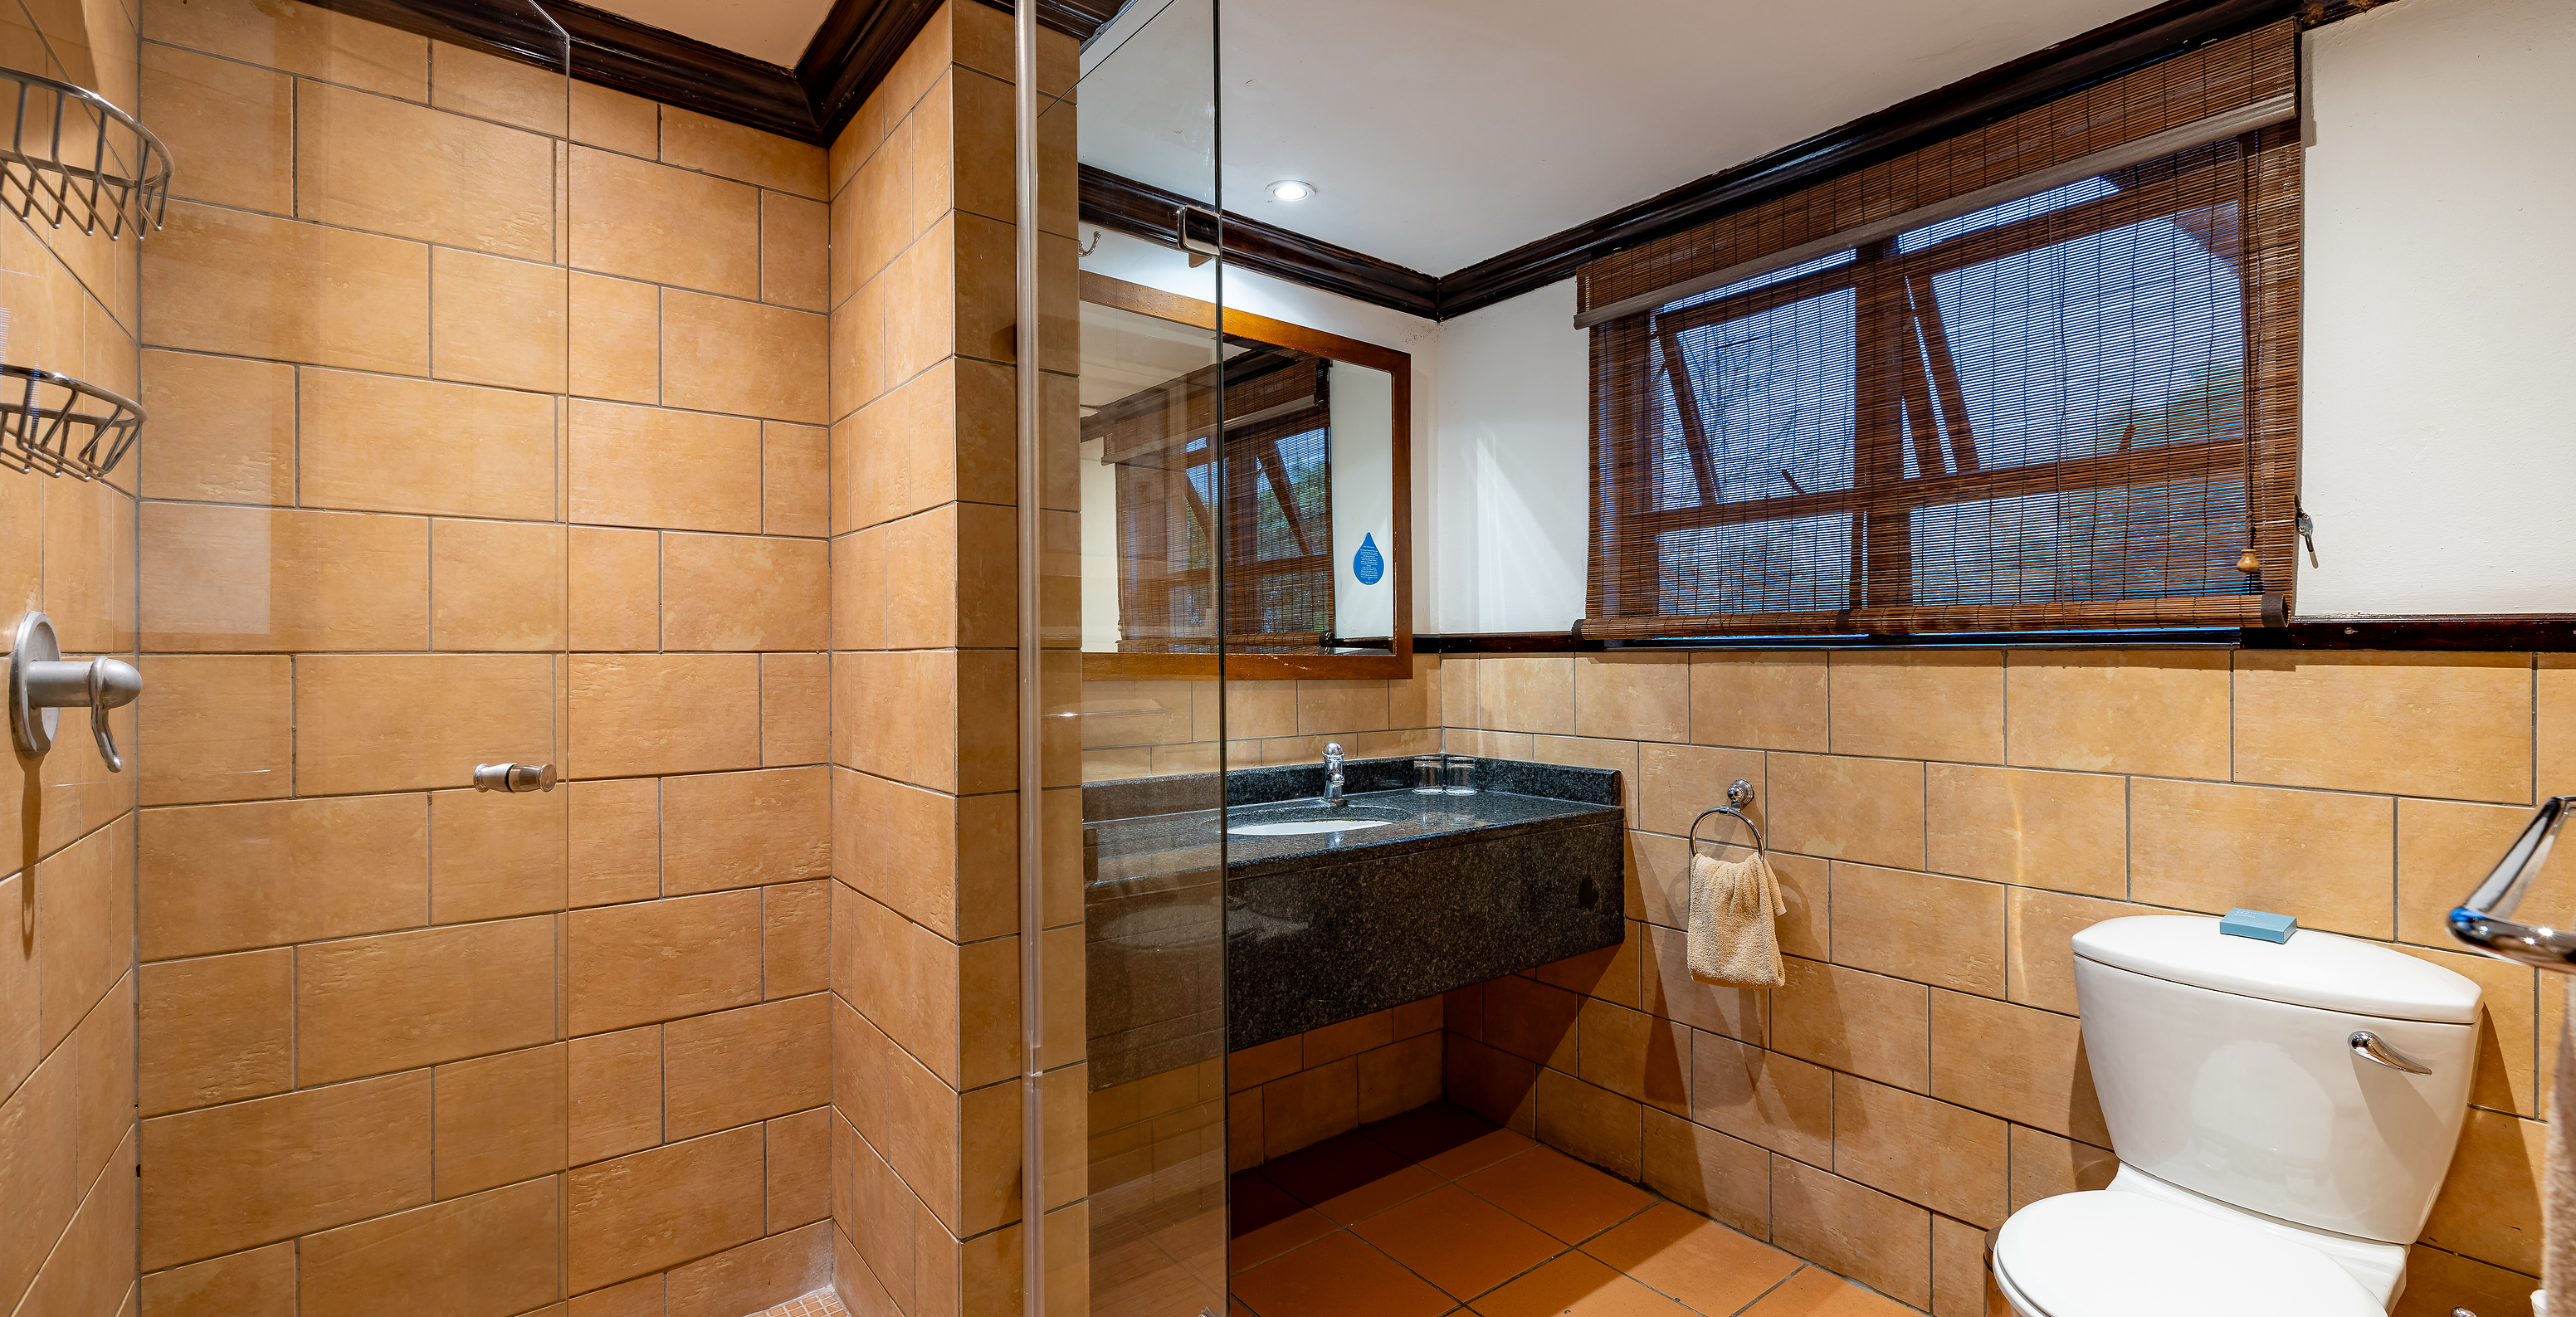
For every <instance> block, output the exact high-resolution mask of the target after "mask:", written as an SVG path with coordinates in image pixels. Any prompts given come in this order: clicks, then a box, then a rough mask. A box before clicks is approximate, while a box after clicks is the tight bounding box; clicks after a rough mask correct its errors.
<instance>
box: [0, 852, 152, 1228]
mask: <svg viewBox="0 0 2576 1317" xmlns="http://www.w3.org/2000/svg"><path fill="white" fill-rule="evenodd" d="M133 855H134V828H133V824H132V823H131V822H130V821H128V820H122V819H121V820H119V821H117V822H113V823H110V824H109V825H108V826H107V827H105V828H102V829H100V830H99V831H97V832H94V833H91V834H90V835H89V836H87V837H84V838H82V839H81V840H80V841H78V842H76V843H74V844H73V845H71V846H68V847H65V848H64V849H63V850H61V851H59V852H57V853H56V854H54V855H53V857H52V858H50V859H47V860H45V861H43V862H42V863H40V864H38V865H37V866H36V868H35V875H34V880H33V882H32V883H31V884H29V885H28V886H26V887H21V888H20V889H19V891H20V900H21V906H20V911H21V913H20V915H19V919H20V921H21V923H20V927H21V928H25V927H27V926H29V924H30V923H32V925H33V926H34V927H35V928H36V929H37V930H38V931H39V933H40V935H41V936H42V937H43V939H44V941H43V943H42V945H41V947H40V948H39V950H38V954H37V956H36V976H35V978H36V982H35V988H36V993H35V1007H36V1031H37V1042H38V1050H40V1051H41V1050H43V1049H48V1048H52V1047H54V1046H55V1045H56V1044H62V1043H63V1040H64V1039H66V1038H72V1037H73V1032H74V1029H75V1028H76V1027H84V1031H85V1032H86V1031H87V1030H93V1029H97V1028H101V1027H110V1026H112V1027H114V1028H116V1029H118V1030H119V1031H127V1026H126V1024H125V1020H124V1019H123V1018H112V1017H127V1013H128V1012H130V1011H131V1010H132V1006H131V1005H130V1004H128V1003H130V1001H131V980H129V979H126V978H125V976H126V973H127V970H128V968H129V966H130V965H131V963H132V962H131V960H130V958H129V953H128V951H127V946H128V945H129V943H128V934H127V932H126V930H127V929H129V928H131V927H132V926H133V921H134V904H133V900H134V898H133V896H132V888H131V887H130V886H129V885H128V882H127V879H126V877H125V875H126V874H127V873H130V872H131V871H132V870H131V866H132V864H133ZM25 881H26V880H25V879H24V878H22V879H21V882H25ZM30 897H32V898H33V899H32V900H29V899H28V898H30ZM30 905H32V906H33V907H34V908H33V909H32V910H30V909H28V908H27V907H28V906H30ZM21 937H22V938H23V937H24V934H21ZM21 945H22V946H23V945H24V943H23V942H22V943H21ZM121 981H122V982H123V983H124V984H125V987H124V988H122V989H120V990H119V991H118V992H117V993H116V994H115V996H114V998H111V999H110V1000H109V1001H108V1002H107V1003H106V1004H107V1005H109V1006H111V1007H112V1010H111V1012H110V1014H107V1015H102V1014H99V1013H98V1010H99V1008H100V1007H101V1005H102V998H108V997H109V989H111V988H116V987H118V985H119V984H120V982H121ZM129 1018H130V1017H129ZM91 1021H97V1023H95V1024H92V1023H89V1022H91ZM93 1036H95V1035H93ZM83 1041H86V1039H77V1038H76V1039H74V1040H73V1043H70V1044H63V1045H65V1046H73V1045H75V1044H78V1043H80V1042H83ZM120 1046H121V1049H122V1050H124V1051H126V1052H127V1053H129V1054H130V1053H131V1050H132V1047H133V1043H132V1039H131V1036H130V1032H129V1036H128V1037H127V1038H126V1040H125V1041H124V1042H123V1043H122V1044H121V1045H120ZM12 1050H13V1051H14V1050H18V1049H16V1048H13V1049H12ZM73 1055H74V1056H75V1057H76V1058H78V1059H77V1060H76V1061H75V1064H74V1069H75V1070H76V1071H77V1072H79V1073H80V1074H81V1075H82V1078H81V1079H80V1081H79V1082H80V1083H81V1084H82V1085H83V1087H84V1090H85V1092H84V1097H83V1099H82V1100H83V1103H84V1105H86V1104H87V1101H88V1098H87V1095H86V1088H87V1086H88V1085H89V1083H90V1082H91V1080H92V1079H94V1078H96V1074H95V1072H94V1071H93V1070H92V1069H91V1067H90V1066H89V1065H87V1064H86V1062H87V1061H89V1060H94V1059H95V1056H92V1057H78V1054H77V1052H76V1053H74V1054H73ZM126 1082H128V1083H131V1082H132V1076H131V1075H130V1074H129V1075H128V1076H127V1077H126ZM117 1105H118V1106H119V1107H122V1106H123V1105H124V1100H123V1099H121V1098H120V1099H119V1100H118V1101H117ZM78 1124H79V1125H80V1126H82V1127H84V1128H83V1132H82V1134H81V1136H80V1142H81V1143H82V1144H83V1145H84V1147H85V1149H87V1153H86V1155H84V1156H83V1157H82V1158H81V1162H82V1164H83V1168H84V1172H85V1173H84V1175H83V1177H82V1178H84V1179H86V1178H87V1175H86V1172H87V1169H88V1168H90V1167H94V1166H95V1164H96V1162H97V1159H98V1158H100V1157H104V1156H106V1155H107V1153H108V1151H109V1150H110V1149H111V1148H112V1147H113V1146H114V1143H115V1140H114V1139H113V1138H104V1139H102V1137H101V1136H100V1135H99V1134H98V1133H97V1132H96V1130H95V1127H92V1125H91V1120H90V1118H89V1117H87V1116H86V1115H84V1116H82V1117H80V1119H79V1121H78ZM90 1145H96V1146H94V1147H92V1146H90Z"/></svg>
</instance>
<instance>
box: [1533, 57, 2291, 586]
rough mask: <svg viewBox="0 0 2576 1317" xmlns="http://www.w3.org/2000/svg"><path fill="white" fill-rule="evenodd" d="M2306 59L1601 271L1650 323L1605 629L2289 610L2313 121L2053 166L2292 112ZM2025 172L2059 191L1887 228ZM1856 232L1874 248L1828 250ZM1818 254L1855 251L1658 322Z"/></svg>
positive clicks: (1966, 141) (1610, 492)
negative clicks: (2270, 108)
mask: <svg viewBox="0 0 2576 1317" xmlns="http://www.w3.org/2000/svg"><path fill="white" fill-rule="evenodd" d="M2294 40H2295V38H2294V29H2293V25H2292V24H2290V23H2288V22H2283V23H2278V24H2274V25H2271V26H2268V27H2265V28H2261V29H2258V30H2256V31H2253V32H2250V33H2246V34H2244V35H2242V36H2239V37H2235V38H2231V39H2229V40H2226V41H2221V42H2217V43H2213V44H2212V45H2209V46H2206V47H2203V48H2202V49H2200V50H2197V51H2192V52H2189V53H2187V54H2184V55H2179V56H2176V57H2174V58H2171V59H2168V60H2165V61H2162V62H2160V63H2158V64H2155V65H2153V66H2150V67H2148V68H2145V69H2141V70H2138V71H2135V72H2132V73H2129V74H2127V75H2124V76H2122V77H2120V78H2117V79H2114V80H2111V81H2109V82H2105V83H2102V84H2100V85H2098V86H2095V87H2092V88H2088V89H2086V90H2084V91H2082V92H2078V93H2075V94H2073V95H2070V96H2067V97H2064V98H2061V99H2059V100H2057V101H2054V102H2051V103H2050V104H2048V105H2044V106H2041V107H2039V108H2037V109H2033V110H2030V111H2027V112H2025V113H2023V114H2020V115H2016V116H2014V117H2012V118H2009V119H2005V120H2002V121H2000V122H1998V123H1995V124H1992V125H1989V126H1987V127H1985V128H1982V129H1978V130H1976V131H1973V132H1969V133H1965V134H1962V135H1960V136H1958V137H1954V138H1951V139H1949V140H1947V141H1944V142H1940V143H1937V144H1935V145H1933V146H1930V147H1926V148H1924V149H1922V150H1918V151H1915V152H1913V153H1911V154H1909V155H1905V156H1902V157H1899V158H1897V159H1894V160H1890V161H1886V162H1884V163H1882V164H1879V165H1874V166H1871V167H1869V168H1866V169H1862V170H1859V171H1856V172H1854V173H1852V174H1849V175H1846V176H1844V177H1842V178H1838V179H1834V180H1831V181H1829V182H1826V183H1822V184H1818V185H1816V186H1814V187H1810V188H1807V189H1804V190H1802V191H1800V192H1797V193H1793V194H1790V195H1788V196H1785V197H1782V198H1779V199H1777V200H1775V201H1772V202H1769V203H1765V204H1763V205H1761V206H1757V207H1753V208H1750V209H1748V210H1745V211H1742V212H1739V213H1737V214H1734V215H1730V216H1727V217H1725V218H1722V219H1719V220H1715V221H1712V222H1710V223H1708V224H1704V225H1701V226H1699V227H1698V228H1695V229H1691V230H1688V231H1685V232H1683V233H1680V234H1676V235H1673V236H1671V237H1669V238H1665V239H1661V240H1658V241H1656V242H1653V243H1649V244H1646V245H1643V246H1640V247H1638V248H1634V249H1631V250H1629V251H1624V252H1620V253H1617V254H1614V255H1612V256H1609V257H1605V258H1603V259H1601V260H1599V261H1595V262H1593V263H1592V264H1590V265H1587V266H1585V267H1584V269H1583V270H1582V271H1581V272H1580V276H1579V278H1580V282H1579V285H1578V292H1577V297H1578V306H1579V307H1580V308H1582V309H1584V310H1587V311H1588V310H1590V309H1592V308H1596V307H1600V308H1612V310H1611V311H1610V312H1609V313H1610V314H1617V313H1618V311H1620V310H1624V309H1625V308H1624V307H1621V306H1619V305H1618V304H1620V303H1623V302H1638V303H1640V304H1641V305H1644V306H1647V307H1648V308H1649V309H1644V310H1640V311H1637V312H1636V313H1633V314H1627V315H1624V316H1621V317H1620V318H1618V319H1614V320H1608V321H1605V322H1603V323H1599V324H1597V325H1595V326H1594V328H1593V339H1592V378H1593V401H1592V430H1593V434H1592V459H1593V506H1592V563H1591V579H1590V598H1589V604H1588V608H1587V612H1588V614H1589V616H1587V617H1586V618H1585V619H1584V621H1583V623H1582V624H1581V626H1580V630H1581V632H1582V633H1583V634H1584V635H1586V636H1601V637H1654V636H1667V637H1669V636H1690V635H1720V634H1747V633H1750V634H1775V633H1776V634H1800V633H1837V632H1840V633H1847V632H1862V631H1866V632H1879V633H1897V632H1926V631H2002V630H2074V629H2084V628H2098V627H2106V626H2111V627H2165V626H2206V625H2257V624H2260V623H2261V622H2262V621H2263V620H2264V618H2265V614H2266V612H2267V607H2266V605H2267V596H2270V599H2269V600H2268V602H2269V604H2270V605H2271V609H2272V610H2281V609H2286V606H2287V596H2288V593H2289V589H2290V581H2291V566H2290V553H2291V545H2292V535H2293V523H2294V521H2295V517H2296V509H2295V458H2296V442H2297V412H2296V404H2297V386H2298V378H2297V375H2298V321H2297V307H2298V296H2299V292H2298V278H2299V157H2298V142H2297V132H2296V128H2295V125H2292V124H2274V125H2272V126H2268V127H2262V128H2257V129H2253V130H2251V131H2245V132H2240V133H2234V134H2232V135H2229V136H2224V137H2221V138H2219V139H2218V140H2214V141H2208V142H2202V143H2198V144H2194V145H2188V146H2184V147H2182V149H2179V150H2175V151H2172V152H2170V153H2167V154H2164V155H2160V156H2155V157H2153V158H2149V159H2146V160H2143V161H2136V162H2134V163H2126V164H2122V165H2121V166H2120V167H2118V168H2112V169H2107V170H2105V171H2104V172H2102V173H2099V174H2095V175H2092V176H2089V177H2081V178H2077V179H2076V180H2074V181H2072V182H2059V181H2057V180H2058V179H2062V178H2063V177H2064V176H2065V175H2066V174H2067V173H2069V172H2070V171H2069V170H2067V169H2066V168H2065V166H2067V165H2068V164H2069V163H2070V162H2076V161H2082V160H2084V159H2085V158H2086V157H2089V156H2095V155H2101V154H2105V153H2110V154H2111V155H2113V156H2115V157H2116V156H2117V155H2118V150H2117V149H2118V148H2120V147H2122V146H2123V145H2124V144H2130V143H2138V142H2141V141H2146V140H2147V139H2156V138H2159V137H2165V138H2170V137H2172V136H2174V135H2175V134H2177V133H2178V132H2181V133H2182V135H2183V136H2184V137H2185V138H2188V136H2189V134H2188V132H2183V131H2182V130H2186V129H2188V128H2189V127H2190V126H2191V125H2195V124H2200V123H2202V122H2204V121H2210V120H2224V119H2226V118H2227V116H2229V115H2230V114H2241V113H2242V112H2243V111H2244V110H2246V109H2247V107H2253V106H2259V105H2262V104H2265V103H2267V102H2275V101H2279V100H2281V99H2282V98H2285V97H2288V96H2289V95H2291V93H2292V90H2293V87H2294V63H2293V58H2294ZM2130 154H2132V155H2134V154H2136V151H2135V150H2134V149H2133V150H2132V151H2131V152H2130ZM2052 170H2053V171H2055V173H2054V176H2053V177H2049V175H2050V171H2052ZM2024 177H2032V178H2045V181H2046V184H2047V185H2046V186H2042V185H2041V184H2039V183H2034V185H2033V187H2032V189H2031V192H2030V193H2027V194H2023V195H2021V196H2019V197H2017V198H2015V199H2012V200H2009V201H2005V202H2002V203H2000V204H1996V205H1992V206H1990V207H1988V208H1986V209H1983V210H1979V211H1976V212H1973V213H1970V214H1966V215H1961V216H1957V217H1955V218H1951V219H1948V220H1946V221H1943V222H1939V223H1929V224H1925V225H1924V226H1923V227H1919V228H1916V229H1913V230H1910V231H1906V232H1901V233H1887V234H1886V236H1878V233H1872V232H1868V231H1869V230H1870V228H1871V226H1872V225H1873V224H1876V225H1878V226H1879V230H1880V231H1881V232H1884V231H1885V230H1886V229H1887V228H1888V226H1887V225H1886V223H1885V221H1887V220H1888V219H1889V218H1890V217H1895V216H1904V215H1907V214H1909V212H1914V211H1919V210H1923V209H1925V208H1927V207H1937V206H1938V205H1939V203H1942V202H1944V201H1945V200H1949V199H1952V198H1960V197H1969V196H1970V194H1978V193H1984V192H1986V191H1987V190H1989V189H1995V188H1997V187H1998V185H2002V184H2008V183H2009V182H2011V181H2012V180H2014V179H2017V178H2024ZM2012 193H2013V190H2012V189H2010V188H2009V187H2007V188H2004V189H2003V191H2002V195H2005V196H2011V195H2012ZM1982 199H1983V198H1982V197H1970V200H1971V201H1976V200H1982ZM1853 230H1861V231H1864V233H1865V234H1866V237H1865V240H1862V241H1858V242H1856V243H1854V245H1852V246H1849V247H1845V248H1842V249H1841V250H1838V251H1837V250H1832V248H1833V247H1834V244H1832V243H1830V242H1826V241H1824V240H1826V239H1830V238H1832V237H1834V236H1835V235H1839V234H1844V233H1847V232H1850V231H1853ZM1802 247H1807V248H1816V247H1821V248H1822V249H1824V250H1825V251H1826V254H1824V255H1822V256H1820V257H1818V258H1816V259H1813V260H1810V261H1808V262H1807V263H1806V264H1803V265H1799V266H1795V267H1792V268H1790V269H1786V270H1779V271H1773V272H1769V273H1764V274H1760V275H1757V276H1754V277H1750V278H1746V279H1742V280H1740V281H1738V282H1736V283H1734V284H1731V285H1728V286H1725V287H1720V288H1715V289H1707V290H1706V291H1689V292H1688V293H1687V295H1681V294H1676V295H1675V296H1674V297H1673V299H1672V300H1669V301H1663V302H1661V304H1660V305H1657V304H1656V302H1657V300H1658V296H1657V292H1656V290H1659V289H1671V288H1673V287H1674V286H1675V285H1686V284H1689V283H1690V281H1692V280H1693V279H1695V278H1696V279H1699V280H1701V282H1702V283H1703V284H1705V283H1706V282H1707V276H1709V275H1710V274H1712V273H1714V272H1719V271H1728V270H1731V269H1732V268H1734V267H1739V266H1744V265H1746V264H1747V263H1748V262H1758V261H1760V260H1761V258H1763V257H1764V256H1766V255H1767V254H1770V253H1789V254H1790V255H1791V256H1795V255H1798V254H1801V253H1799V252H1798V251H1797V250H1796V249H1799V248H1802ZM1754 268H1761V267H1759V266H1758V265H1757V266H1755V267H1754ZM1719 277H1731V276H1729V275H1720V276H1719Z"/></svg>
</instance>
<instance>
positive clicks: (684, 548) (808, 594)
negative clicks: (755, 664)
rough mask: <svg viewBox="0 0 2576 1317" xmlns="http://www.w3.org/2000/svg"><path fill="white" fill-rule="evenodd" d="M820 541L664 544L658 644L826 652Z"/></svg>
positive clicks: (670, 538) (749, 538)
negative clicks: (820, 604)
mask: <svg viewBox="0 0 2576 1317" xmlns="http://www.w3.org/2000/svg"><path fill="white" fill-rule="evenodd" d="M827 573H828V563H827V553H826V549H825V545H824V542H823V541H821V540H791V539H784V538H778V537H773V536H755V535H665V536H663V537H662V643H663V645H664V646H666V647H668V648H671V649H700V650H705V649H722V650H742V649H792V650H809V651H810V650H819V649H824V648H826V647H828V646H829V645H830V644H831V640H832V637H831V618H830V616H829V615H828V614H827V613H826V611H825V610H824V609H822V608H819V607H817V606H816V605H817V604H818V603H820V602H821V601H822V600H823V599H824V598H825V597H826V591H827V589H828V585H829V583H828V581H827V579H826V578H827Z"/></svg>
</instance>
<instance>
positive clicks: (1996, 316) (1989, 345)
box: [1933, 203, 2245, 468]
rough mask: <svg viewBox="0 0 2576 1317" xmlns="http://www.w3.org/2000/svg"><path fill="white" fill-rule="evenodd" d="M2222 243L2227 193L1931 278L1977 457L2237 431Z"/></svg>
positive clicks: (2229, 245)
mask: <svg viewBox="0 0 2576 1317" xmlns="http://www.w3.org/2000/svg"><path fill="white" fill-rule="evenodd" d="M2236 247H2237V224H2236V207H2235V205H2234V204H2233V203H2229V204H2226V205H2222V206H2215V207H2209V208H2205V209H2201V210H2195V211H2189V212H2185V213H2183V214H2181V215H2176V216H2173V217H2170V218H2165V219H2155V220H2148V221H2146V222H2144V223H2139V224H2132V225H2129V226H2127V227H2125V228H2119V229H2112V230H2109V231H2107V232H2103V233H2095V234H2091V235H2088V236H2086V237H2082V238H2077V239H2073V240H2071V241H2068V242H2061V243H2057V244H2054V245H2052V246H2047V247H2042V248H2039V249H2037V250H2034V251H2026V252H2018V253H2015V254H2013V255H2010V256H2004V257H1999V258H1997V259H1995V260H1991V261H1986V262H1983V263H1980V264H1976V265H1970V266H1966V267H1964V268H1962V269H1957V270H1953V271H1951V272H1949V273H1947V274H1943V275H1941V276H1939V277H1938V278H1936V279H1935V280H1934V281H1933V291H1934V297H1935V299H1936V301H1937V302H1938V303H1939V306H1940V310H1941V316H1942V320H1943V322H1944V323H1945V324H1946V326H1947V328H1948V332H1949V346H1950V351H1951V354H1952V356H1953V358H1954V359H1955V360H1956V361H1957V363H1958V376H1959V392H1960V395H1961V397H1963V398H1964V399H1965V401H1966V403H1967V410H1968V428H1969V431H1970V433H1971V434H1973V435H1974V436H1975V438H1976V449H1977V458H1978V461H1979V463H1980V464H1981V465H1983V466H1986V467H1989V468H1991V467H1999V466H2018V465H2022V464H2025V463H2030V462H2055V461H2065V460H2068V459H2072V458H2081V457H2092V456H2095V455H2097V454H2102V453H2111V452H2118V451H2121V450H2122V449H2123V448H2128V449H2136V448H2145V447H2152V446H2154V445H2158V444H2171V443H2196V442H2200V441H2203V440H2210V439H2226V438H2241V437H2242V436H2243V435H2244V432H2245V428H2244V427H2245V307H2244V290H2243V286H2242V284H2241V283H2240V281H2239V279H2238V277H2237V273H2236V265H2235V262H2234V261H2233V260H2232V259H2231V258H2232V257H2233V255H2234V253H2235V250H2236Z"/></svg>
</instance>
